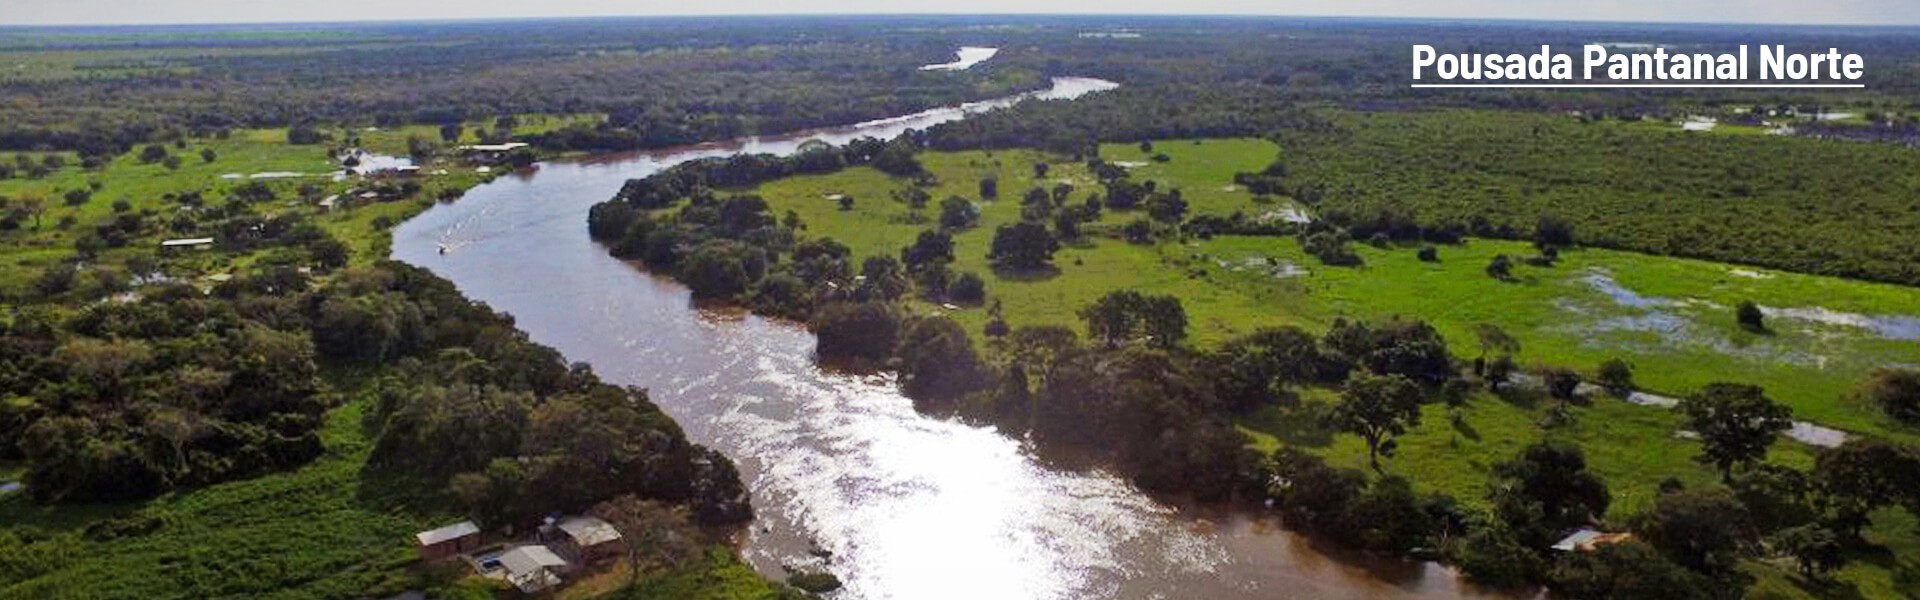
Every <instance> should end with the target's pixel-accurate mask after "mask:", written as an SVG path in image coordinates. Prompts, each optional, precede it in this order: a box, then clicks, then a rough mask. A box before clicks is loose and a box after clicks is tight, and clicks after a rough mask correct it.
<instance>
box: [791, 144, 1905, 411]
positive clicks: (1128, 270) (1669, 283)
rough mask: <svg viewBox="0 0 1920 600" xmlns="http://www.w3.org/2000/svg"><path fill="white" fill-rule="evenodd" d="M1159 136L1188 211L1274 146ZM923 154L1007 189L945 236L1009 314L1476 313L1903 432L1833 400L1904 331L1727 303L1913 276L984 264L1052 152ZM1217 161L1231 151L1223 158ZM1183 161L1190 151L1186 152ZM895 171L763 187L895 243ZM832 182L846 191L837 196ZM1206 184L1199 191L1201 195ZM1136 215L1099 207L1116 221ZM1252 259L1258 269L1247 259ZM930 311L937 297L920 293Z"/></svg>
mask: <svg viewBox="0 0 1920 600" xmlns="http://www.w3.org/2000/svg"><path fill="white" fill-rule="evenodd" d="M1105 151H1106V152H1107V153H1108V155H1109V158H1110V159H1113V160H1119V159H1117V158H1115V157H1113V156H1111V155H1113V154H1119V155H1122V156H1124V157H1131V156H1135V155H1138V154H1140V151H1139V150H1138V149H1137V148H1135V147H1133V146H1108V147H1107V148H1106V149H1105ZM1155 151H1156V152H1166V153H1168V154H1169V155H1171V156H1173V157H1174V159H1173V161H1171V162H1169V163H1164V164H1161V163H1150V164H1149V165H1148V166H1143V167H1138V169H1139V170H1140V176H1144V177H1151V178H1155V179H1156V180H1159V181H1162V182H1163V184H1164V185H1170V186H1173V187H1179V188H1181V189H1182V190H1202V189H1211V190H1214V192H1215V193H1216V194H1219V195H1218V196H1212V197H1205V196H1201V195H1199V194H1189V197H1190V198H1194V204H1195V209H1194V210H1195V212H1213V213H1216V214H1217V213H1226V212H1232V211H1234V210H1251V209H1256V208H1258V207H1260V206H1262V205H1261V204H1257V203H1255V201H1254V199H1253V198H1252V197H1251V196H1250V195H1247V194H1246V192H1244V191H1241V192H1238V195H1235V194H1234V193H1231V192H1224V191H1221V190H1222V189H1223V188H1224V184H1226V183H1230V181H1231V173H1232V172H1235V171H1238V170H1240V169H1242V168H1250V167H1253V166H1254V165H1259V164H1263V163H1264V162H1267V161H1268V160H1269V159H1270V156H1269V155H1270V153H1271V152H1272V151H1273V147H1272V146H1270V145H1265V144H1263V143H1255V142H1245V141H1230V140H1212V141H1208V142H1207V143H1205V144H1199V145H1195V144H1192V143H1190V142H1181V141H1166V142H1161V143H1159V144H1156V145H1155ZM921 160H922V162H923V163H924V164H925V165H926V166H927V167H928V168H929V169H930V170H931V171H933V172H934V173H935V174H936V175H938V177H939V179H940V184H939V185H938V186H937V188H935V189H934V190H931V191H932V193H933V196H934V198H936V202H937V199H938V198H942V197H945V196H947V195H950V194H957V195H961V196H964V197H969V198H974V197H976V196H977V191H976V185H977V182H978V180H979V179H980V178H981V177H983V176H987V175H993V176H996V177H997V178H998V179H999V180H1000V190H1001V192H1000V199H998V200H996V201H991V202H986V203H983V204H982V220H981V224H980V225H979V226H978V227H974V228H971V229H968V230H965V231H963V232H960V233H959V234H957V235H956V236H955V238H954V243H955V255H956V258H957V262H956V264H955V268H956V269H958V270H962V271H972V272H976V273H979V274H981V275H982V276H983V277H986V278H987V281H988V292H989V295H990V296H992V297H993V298H997V299H999V300H1001V301H1002V302H1003V308H1004V310H1005V313H1006V318H1007V320H1008V322H1009V323H1010V324H1012V325H1014V326H1020V325H1028V324H1041V323H1045V324H1060V325H1068V326H1072V327H1076V328H1078V327H1080V323H1079V319H1078V317H1077V315H1076V311H1077V310H1078V309H1079V308H1081V307H1083V306H1086V305H1087V304H1089V303H1091V302H1092V301H1093V300H1094V299H1096V298H1098V297H1099V296H1100V295H1102V294H1105V293H1106V292H1108V291H1111V290H1117V289H1135V290H1139V291H1142V292H1149V293H1165V294H1174V295H1176V296H1179V297H1180V298H1181V300H1182V303H1183V304H1184V305H1185V307H1186V309H1187V313H1188V315H1189V319H1190V321H1191V323H1192V324H1191V326H1190V336H1191V337H1192V338H1193V339H1194V340H1195V341H1196V343H1198V344H1200V345H1202V346H1205V345H1209V344H1212V343H1216V342H1218V341H1220V340H1223V339H1226V338H1228V337H1231V336H1233V335H1236V334H1239V333H1244V332H1246V331H1248V330H1251V329H1253V328H1255V327H1259V326H1266V325H1288V324H1293V325H1301V326H1304V327H1306V328H1308V329H1309V330H1314V331H1318V330H1322V329H1324V328H1325V327H1326V326H1327V325H1328V324H1330V323H1331V322H1332V321H1333V320H1334V319H1335V318H1339V317H1358V318H1366V319H1381V318H1387V317H1390V316H1394V315H1405V316H1412V317H1418V318H1421V319H1425V320H1428V321H1429V322H1432V323H1433V324H1434V325H1435V326H1436V327H1438V328H1439V329H1440V331H1441V332H1442V334H1444V335H1445V336H1446V337H1447V339H1448V340H1449V341H1450V343H1451V344H1452V345H1453V349H1454V352H1455V353H1456V354H1458V355H1461V356H1468V357H1470V356H1474V355H1477V354H1478V353H1479V349H1478V347H1477V342H1476V338H1475V336H1474V335H1473V333H1472V332H1473V329H1474V327H1475V326H1476V325H1477V324H1479V323H1493V324H1496V325H1498V326H1500V327H1502V328H1503V329H1506V330H1507V331H1508V332H1510V333H1511V334H1513V335H1514V336H1515V337H1516V338H1518V339H1519V340H1520V341H1521V343H1522V346H1523V350H1522V352H1521V353H1520V354H1519V356H1518V359H1519V360H1520V361H1521V362H1522V363H1523V364H1528V365H1533V364H1545V365H1557V366H1568V367H1573V368H1576V369H1579V370H1582V371H1585V372H1588V373H1591V372H1593V370H1594V369H1595V368H1596V367H1597V365H1598V364H1599V363H1600V362H1601V361H1604V360H1606V359H1608V358H1613V357H1622V358H1626V359H1627V360H1629V361H1630V362H1632V363H1634V364H1635V367H1636V378H1637V380H1638V382H1639V383H1640V385H1641V386H1643V387H1645V388H1648V389H1650V390H1653V391H1658V392H1663V393H1667V394H1671V395H1684V394H1686V393H1689V392H1691V391H1692V390H1694V389H1697V388H1699V387H1701V386H1703V385H1705V384H1706V383H1709V382H1712V381H1719V380H1727V379H1737V380H1739V381H1743V382H1749V383H1754V384H1757V385H1761V386H1763V387H1765V388H1767V389H1768V391H1769V392H1770V394H1771V395H1772V396H1773V397H1774V398H1775V399H1776V400H1779V401H1781V402H1784V403H1786V404H1788V405H1790V406H1792V407H1793V408H1794V410H1795V412H1796V414H1797V415H1798V416H1800V417H1801V418H1804V419H1808V420H1812V421H1816V422H1820V423H1823V424H1827V425H1830V426H1835V427H1840V428H1844V429H1850V430H1854V431H1865V432H1873V433H1881V434H1889V435H1894V436H1901V437H1904V436H1909V435H1911V434H1910V433H1908V432H1905V431H1902V430H1900V429H1898V428H1897V426H1896V425H1894V424H1893V423H1891V422H1890V421H1888V420H1887V419H1885V418H1884V417H1881V416H1880V415H1878V414H1877V412H1876V411H1874V410H1872V409H1871V408H1870V407H1864V406H1858V405H1855V404H1853V403H1850V402H1847V401H1843V400H1842V396H1843V394H1844V392H1845V391H1846V390H1847V389H1848V388H1849V387H1850V386H1851V385H1852V383H1853V382H1854V381H1855V380H1856V379H1857V378H1858V377H1859V376H1860V375H1862V374H1864V373H1865V372H1867V371H1868V370H1870V369H1872V368H1873V367H1876V366H1880V365H1886V364H1896V363H1910V362H1913V361H1915V359H1916V355H1915V352H1914V350H1915V344H1914V342H1912V341H1901V340H1888V339H1882V338H1880V337H1877V336H1876V335H1873V334H1870V333H1868V332H1866V331H1865V330H1862V329H1857V328H1851V327H1845V326H1838V325H1828V324H1821V323H1816V322H1810V321H1800V320H1790V319H1778V318H1777V319H1774V320H1773V322H1772V327H1773V333H1772V334H1770V335H1755V334H1752V333H1748V332H1746V331H1744V330H1742V329H1740V328H1739V327H1738V326H1737V325H1736V324H1735V323H1734V319H1733V310H1732V307H1733V306H1734V305H1736V304H1738V303H1739V302H1740V301H1743V300H1752V301H1755V302H1758V303H1760V304H1762V305H1765V306H1774V307H1812V306H1821V307H1825V308H1828V309H1831V310H1834V311H1842V312H1848V313H1859V314H1865V315H1911V314H1914V313H1915V312H1920V290H1915V289H1913V288H1907V287H1902V286H1895V285H1886V284H1875V283H1867V282H1860V281H1853V280H1845V279H1838V278H1832V277H1821V276H1813V275H1803V274H1795V273H1786V272H1778V271H1771V270H1766V269H1758V268H1738V267H1732V266H1728V265H1723V264H1718V263H1712V262H1707V261H1698V260H1687V259H1676V258H1668V257H1660V256H1651V255H1645V254H1635V253H1630V252H1619V251H1609V250H1597V249H1595V250H1578V251H1571V252H1567V253H1565V254H1564V255H1563V259H1562V260H1561V262H1560V263H1559V264H1558V265H1557V266H1554V267H1549V268H1538V267H1531V266H1524V265H1522V266H1519V267H1517V271H1516V273H1517V281H1514V282H1502V281H1498V280H1495V279H1493V278H1491V277H1488V276H1487V275H1486V274H1485V272H1484V267H1485V265H1486V264H1487V262H1488V261H1489V260H1490V259H1491V258H1492V257H1493V256H1494V255H1496V254H1507V255H1510V256H1514V257H1516V258H1517V257H1521V256H1527V255H1531V254H1533V251H1532V249H1531V248H1530V247H1528V246H1527V245H1526V244H1522V243H1516V242H1505V241H1494V240H1478V239H1476V240H1471V241H1470V242H1468V243H1466V244H1461V245H1455V246H1446V247H1443V248H1441V249H1440V255H1441V260H1440V261H1439V262H1437V263H1424V262H1420V261H1419V260H1418V259H1417V258H1416V257H1415V253H1414V252H1413V249H1412V248H1411V247H1402V248H1390V249H1378V248H1373V247H1368V246H1359V247H1358V252H1359V253H1360V255H1361V256H1362V257H1363V258H1364V259H1365V260H1366V265H1365V266H1362V267H1357V268H1337V267H1334V268H1330V267H1323V266H1321V265H1320V264H1319V263H1318V261H1317V260H1315V259H1313V258H1311V257H1309V256H1307V255H1306V254H1305V253H1303V252H1302V251H1301V250H1300V248H1299V245H1298V243H1296V242H1295V241H1294V240H1293V239H1292V238H1261V237H1232V236H1226V237H1219V238H1215V239H1212V240H1205V241H1192V242H1184V243H1178V242H1169V243H1163V244H1160V245H1158V246H1137V245H1129V244H1124V243H1121V242H1119V241H1116V240H1112V239H1106V238H1094V239H1092V241H1090V242H1087V243H1085V244H1081V245H1075V246H1069V247H1067V248H1065V249H1063V250H1062V251H1061V252H1060V253H1059V254H1058V255H1056V257H1055V260H1054V264H1055V265H1056V266H1057V267H1058V269H1059V273H1057V274H1054V275H1046V276H1033V275H1016V274H1009V275H1001V274H994V273H992V272H991V269H990V268H989V267H988V264H987V260H986V252H987V247H988V245H989V243H990V242H991V237H992V230H993V229H994V227H995V226H996V225H1000V224H1005V223H1011V222H1014V221H1016V220H1018V218H1019V209H1020V207H1019V203H1018V200H1017V198H1018V196H1019V194H1020V193H1021V192H1022V191H1024V190H1026V189H1027V188H1028V187H1031V186H1032V185H1034V183H1035V182H1036V179H1035V178H1034V177H1033V174H1032V171H1031V168H1030V165H1031V164H1032V163H1033V162H1035V161H1039V160H1047V157H1046V156H1043V155H1040V154H1036V153H1031V152H1022V151H1012V152H997V153H983V152H960V153H929V154H926V155H923V156H922V158H921ZM1053 162H1055V164H1054V166H1053V168H1052V170H1051V171H1050V173H1049V174H1048V176H1047V177H1046V178H1045V179H1044V180H1040V181H1041V182H1043V183H1050V182H1053V181H1068V182H1073V183H1074V184H1075V185H1076V187H1077V188H1078V189H1077V190H1076V192H1075V195H1074V198H1075V199H1076V200H1077V199H1079V198H1083V197H1084V195H1085V194H1086V193H1088V192H1090V191H1092V188H1093V187H1094V186H1093V185H1092V184H1091V182H1090V181H1089V180H1088V176H1087V174H1086V173H1085V170H1084V168H1083V167H1082V166H1081V165H1077V164H1059V161H1058V160H1055V161H1053ZM1220 163H1228V164H1227V165H1225V166H1222V165H1221V164H1220ZM1188 165H1190V166H1188ZM905 186H906V183H905V182H904V181H902V180H899V179H895V178H890V177H887V176H885V175H883V174H881V173H879V172H878V171H875V170H872V169H868V168H856V169H849V170H846V171H843V172H840V173H835V174H829V175H819V176H803V177H794V178H789V179H785V180H781V181H775V182H770V183H767V184H765V185H762V186H760V187H759V188H758V189H757V190H754V191H756V192H757V193H759V194H761V195H763V196H765V197H766V198H767V199H768V201H769V202H770V203H771V204H772V206H773V209H774V211H775V212H776V213H782V212H785V211H789V210H791V211H793V212H795V213H797V214H798V215H799V216H800V217H801V219H802V221H803V222H804V223H805V224H806V227H807V229H806V231H805V233H806V234H807V235H812V236H824V237H830V238H833V239H836V240H839V241H841V242H842V243H845V244H847V245H848V246H849V247H851V248H852V249H853V250H854V253H855V254H856V255H858V256H872V255H880V254H887V255H893V254H895V253H897V252H898V250H899V248H901V247H903V246H905V245H907V244H908V243H909V242H911V241H912V240H913V239H914V237H915V236H917V235H918V233H919V232H920V231H922V230H925V229H928V228H930V227H932V224H931V223H930V220H931V219H933V218H934V217H935V216H936V214H935V211H934V209H933V208H932V207H929V208H928V209H926V210H923V211H919V212H920V213H921V214H920V215H919V216H918V217H916V216H915V215H914V214H913V211H911V210H910V209H909V208H908V207H907V206H906V205H904V204H903V203H900V202H897V201H895V200H893V199H892V198H891V197H890V193H891V192H892V191H893V190H896V189H900V188H902V187H905ZM831 194H847V195H851V196H853V197H854V198H855V204H854V207H853V209H852V210H849V211H842V210H840V209H839V207H838V205H837V204H836V203H835V202H834V201H832V200H829V199H827V196H829V195H831ZM1202 198H1206V199H1205V200H1204V201H1203V200H1202ZM1136 216H1138V215H1135V214H1131V213H1122V212H1118V211H1111V210H1109V211H1106V212H1105V213H1104V214H1103V218H1102V223H1103V224H1106V225H1113V224H1118V223H1124V222H1126V221H1129V220H1132V219H1133V218H1136ZM1269 260H1272V261H1278V262H1281V263H1292V264H1294V265H1296V266H1299V267H1303V268H1305V269H1307V270H1308V271H1309V273H1308V274H1306V275H1304V276H1299V277H1275V276H1272V275H1270V274H1268V273H1267V272H1266V271H1265V269H1264V268H1261V265H1265V264H1267V263H1268V261H1269ZM1249 264H1252V265H1253V268H1249V266H1248V265H1249ZM1597 274H1604V275H1606V276H1609V277H1611V278H1612V279H1613V280H1614V281H1616V282H1617V283H1618V284H1619V285H1621V286H1624V287H1626V288H1627V289H1630V290H1632V291H1633V292H1635V293H1638V294H1640V295H1642V296H1646V297H1659V298H1667V299H1672V300H1673V301H1675V302H1677V303H1680V304H1676V305H1674V306H1668V307H1661V308H1659V309H1658V310H1659V311H1661V312H1663V313H1668V314H1671V315H1672V316H1673V317H1674V318H1675V319H1676V320H1677V322H1680V323H1683V326H1684V329H1682V330H1681V331H1682V333H1683V334H1684V335H1673V334H1665V333H1661V332H1659V331H1648V330H1645V329H1644V328H1641V329H1631V328H1627V329H1622V328H1619V327H1616V326H1615V324H1617V323H1620V322H1621V320H1622V319H1630V318H1634V317H1642V318H1645V317H1647V316H1648V315H1649V314H1650V313H1651V312H1652V311H1650V310H1647V309H1636V308H1634V307H1630V306H1622V305H1620V304H1619V303H1617V302H1615V301H1614V300H1612V299H1611V298H1610V297H1609V296H1607V295H1606V294H1604V293H1602V292H1601V291H1599V290H1598V289H1596V288H1595V287H1594V286H1593V285H1592V284H1591V282H1589V281H1588V278H1589V277H1593V276H1595V275H1597ZM923 308H926V309H929V310H932V309H935V308H934V307H924V306H923ZM953 316H954V317H955V318H956V319H958V320H959V321H960V322H961V323H963V324H964V325H966V326H967V327H968V328H969V330H972V331H976V332H977V331H979V327H980V326H982V325H984V323H985V319H986V315H985V311H984V310H980V309H977V308H967V309H964V310H960V311H957V312H954V313H953Z"/></svg>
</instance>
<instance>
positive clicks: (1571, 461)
mask: <svg viewBox="0 0 1920 600" xmlns="http://www.w3.org/2000/svg"><path fill="white" fill-rule="evenodd" d="M1493 476H1494V480H1493V485H1492V490H1491V491H1490V493H1489V496H1490V500H1492V502H1493V505H1494V511H1495V512H1496V514H1498V515H1499V516H1500V518H1501V519H1502V520H1504V521H1506V522H1507V524H1508V525H1511V526H1512V527H1514V528H1515V530H1516V532H1517V533H1520V534H1522V535H1521V538H1522V539H1523V540H1526V541H1528V542H1530V543H1532V544H1534V545H1539V544H1544V543H1546V542H1549V541H1551V540H1549V539H1547V536H1550V535H1554V534H1557V533H1559V532H1560V531H1563V530H1565V529H1568V528H1571V527H1577V526H1579V525H1581V524H1584V523H1588V522H1590V521H1592V520H1594V519H1598V518H1600V517H1602V516H1605V515H1606V514H1607V505H1608V504H1609V503H1611V501H1612V496H1611V495H1609V494H1608V492H1607V484H1606V482H1604V481H1602V480H1601V479H1600V476H1599V475H1598V474H1596V473H1594V472H1592V471H1590V470H1588V469H1587V458H1586V455H1585V454H1584V453H1582V452H1581V451H1580V447H1579V446H1575V445H1572V444H1568V443H1566V442H1559V441H1548V440H1542V441H1538V442H1534V443H1533V444H1531V445H1529V446H1527V447H1526V448H1524V449H1521V450H1520V452H1519V454H1518V455H1516V456H1514V457H1513V459H1512V460H1509V461H1506V462H1502V463H1499V464H1496V465H1494V467H1493Z"/></svg>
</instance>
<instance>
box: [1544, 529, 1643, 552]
mask: <svg viewBox="0 0 1920 600" xmlns="http://www.w3.org/2000/svg"><path fill="white" fill-rule="evenodd" d="M1630 539H1633V534H1631V533H1607V532H1604V531H1599V530H1595V529H1586V528H1582V529H1580V530H1579V531H1575V532H1573V533H1570V534H1567V537H1564V538H1561V539H1560V541H1559V542H1555V543H1554V544H1553V550H1554V551H1555V552H1592V551H1593V550H1594V549H1595V548H1599V547H1600V546H1604V545H1607V544H1617V543H1620V542H1624V541H1627V540H1630Z"/></svg>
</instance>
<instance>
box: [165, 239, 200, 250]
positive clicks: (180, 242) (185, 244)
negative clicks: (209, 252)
mask: <svg viewBox="0 0 1920 600" xmlns="http://www.w3.org/2000/svg"><path fill="white" fill-rule="evenodd" d="M211 247H213V238H180V239H174V240H166V241H163V242H160V249H161V250H163V251H166V250H175V249H183V248H199V249H206V248H211Z"/></svg>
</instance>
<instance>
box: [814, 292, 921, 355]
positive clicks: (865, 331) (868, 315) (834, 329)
mask: <svg viewBox="0 0 1920 600" xmlns="http://www.w3.org/2000/svg"><path fill="white" fill-rule="evenodd" d="M811 325H812V329H813V331H814V335H815V336H816V337H817V338H818V341H817V342H816V343H815V348H816V351H818V352H819V353H820V355H821V356H828V357H846V358H857V359H862V360H867V361H871V362H879V361H884V360H886V359H887V357H888V356H889V355H891V354H892V353H893V346H894V342H895V341H896V340H897V339H898V336H899V332H900V315H899V314H898V313H896V312H895V311H894V310H893V308H892V307H891V306H889V305H888V304H887V303H886V302H880V301H872V302H859V303H833V304H828V305H826V306H825V307H822V308H821V309H820V310H819V312H818V313H816V314H815V315H814V318H813V322H812V324H811Z"/></svg>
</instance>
